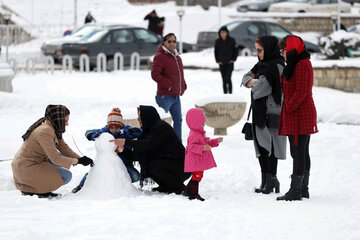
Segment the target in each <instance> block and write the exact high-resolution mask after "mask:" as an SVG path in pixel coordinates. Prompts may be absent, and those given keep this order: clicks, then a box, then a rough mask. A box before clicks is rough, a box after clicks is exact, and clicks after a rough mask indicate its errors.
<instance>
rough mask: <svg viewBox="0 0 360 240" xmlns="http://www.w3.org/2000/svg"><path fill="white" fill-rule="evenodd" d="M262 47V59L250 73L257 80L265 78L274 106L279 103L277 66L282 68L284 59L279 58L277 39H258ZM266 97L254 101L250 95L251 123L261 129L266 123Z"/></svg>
mask: <svg viewBox="0 0 360 240" xmlns="http://www.w3.org/2000/svg"><path fill="white" fill-rule="evenodd" d="M260 39H261V42H262V43H263V47H264V50H263V51H264V58H263V60H260V59H259V62H258V63H256V64H255V65H254V67H253V68H252V69H251V73H253V74H254V75H255V78H258V77H259V76H260V75H263V76H265V77H266V80H267V81H268V82H269V84H270V85H271V87H272V92H271V95H272V97H273V98H274V101H275V103H276V104H280V103H281V96H282V94H281V85H280V73H279V70H278V66H277V65H278V64H281V65H282V66H284V65H285V64H284V59H283V58H282V57H281V56H280V49H279V47H278V39H277V38H276V37H273V36H263V37H260ZM265 98H266V97H263V98H260V99H256V100H255V99H254V98H253V95H252V94H251V104H252V108H253V114H252V121H253V123H254V124H256V125H257V126H259V127H261V128H263V127H264V126H265V123H266V100H265Z"/></svg>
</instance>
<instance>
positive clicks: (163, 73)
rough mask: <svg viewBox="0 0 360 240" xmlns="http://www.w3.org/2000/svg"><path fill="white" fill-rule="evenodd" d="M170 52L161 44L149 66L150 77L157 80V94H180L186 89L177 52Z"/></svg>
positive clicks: (182, 69)
mask: <svg viewBox="0 0 360 240" xmlns="http://www.w3.org/2000/svg"><path fill="white" fill-rule="evenodd" d="M175 55H176V56H174V55H173V54H171V53H170V51H169V50H167V49H166V48H165V47H164V46H163V45H162V44H161V45H160V46H159V47H158V50H157V53H156V55H155V57H154V62H153V64H152V67H151V77H152V79H153V80H154V81H155V82H157V93H156V94H157V95H175V96H182V95H183V94H184V91H185V90H186V82H185V79H184V68H183V64H182V61H181V58H180V56H179V54H178V53H177V52H176V53H175Z"/></svg>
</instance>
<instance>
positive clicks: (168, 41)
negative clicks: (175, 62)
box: [167, 40, 176, 44]
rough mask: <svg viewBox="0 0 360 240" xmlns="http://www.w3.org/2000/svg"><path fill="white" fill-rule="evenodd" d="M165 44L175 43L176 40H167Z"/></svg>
mask: <svg viewBox="0 0 360 240" xmlns="http://www.w3.org/2000/svg"><path fill="white" fill-rule="evenodd" d="M167 43H168V44H170V43H176V40H173V41H171V40H167Z"/></svg>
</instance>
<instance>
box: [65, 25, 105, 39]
mask: <svg viewBox="0 0 360 240" xmlns="http://www.w3.org/2000/svg"><path fill="white" fill-rule="evenodd" d="M97 28H99V26H96V25H84V26H82V27H80V28H79V29H77V30H76V31H75V32H73V33H72V34H71V36H74V37H83V36H86V35H88V34H89V33H91V32H92V31H94V30H95V29H97Z"/></svg>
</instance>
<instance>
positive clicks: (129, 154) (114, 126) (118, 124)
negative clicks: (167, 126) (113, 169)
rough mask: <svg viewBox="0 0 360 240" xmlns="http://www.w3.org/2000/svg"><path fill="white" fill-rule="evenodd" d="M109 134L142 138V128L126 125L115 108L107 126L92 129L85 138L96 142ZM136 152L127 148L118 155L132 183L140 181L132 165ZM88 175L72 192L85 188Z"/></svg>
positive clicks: (137, 172) (125, 137)
mask: <svg viewBox="0 0 360 240" xmlns="http://www.w3.org/2000/svg"><path fill="white" fill-rule="evenodd" d="M104 132H107V133H111V134H112V135H113V136H114V138H115V139H118V138H124V139H130V140H132V139H135V138H138V137H140V136H141V133H142V130H141V128H135V127H131V126H129V125H124V123H123V117H122V115H121V111H120V109H119V108H113V109H112V111H111V113H109V115H108V117H107V125H106V126H105V127H103V128H101V129H92V130H87V131H86V132H85V137H86V138H87V139H88V140H89V141H95V138H97V137H98V136H100V135H101V134H102V133H104ZM133 155H134V152H133V151H132V150H131V148H130V147H128V146H125V147H124V150H123V151H122V152H119V153H118V156H119V157H120V158H121V160H122V161H123V163H124V165H125V167H126V169H127V171H128V173H129V175H130V178H131V181H132V182H137V181H139V179H140V173H139V171H138V170H136V168H134V165H133V163H132V161H133V159H134V156H133ZM87 175H88V173H86V174H85V176H84V177H83V178H82V180H81V182H80V184H79V185H78V186H77V187H75V188H74V189H73V190H72V192H73V193H77V192H78V191H80V190H81V188H82V187H83V186H84V183H85V181H86V177H87Z"/></svg>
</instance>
